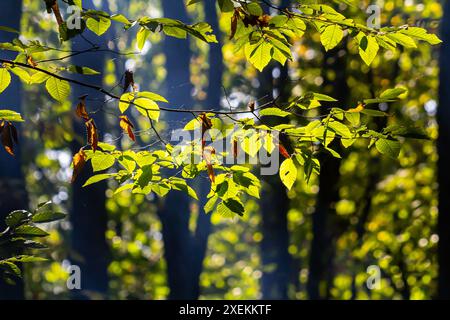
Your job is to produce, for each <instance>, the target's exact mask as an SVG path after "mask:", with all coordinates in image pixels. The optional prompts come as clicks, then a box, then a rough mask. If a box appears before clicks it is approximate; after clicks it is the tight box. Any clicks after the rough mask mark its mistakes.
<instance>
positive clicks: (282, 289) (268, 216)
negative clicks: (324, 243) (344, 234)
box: [258, 0, 292, 300]
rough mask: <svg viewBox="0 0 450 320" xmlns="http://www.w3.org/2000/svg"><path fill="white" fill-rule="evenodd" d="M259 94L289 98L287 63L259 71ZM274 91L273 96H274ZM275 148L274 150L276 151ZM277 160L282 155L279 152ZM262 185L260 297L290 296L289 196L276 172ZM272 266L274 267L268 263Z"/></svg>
mask: <svg viewBox="0 0 450 320" xmlns="http://www.w3.org/2000/svg"><path fill="white" fill-rule="evenodd" d="M290 3H291V1H290V0H283V1H282V2H281V6H282V7H287V6H288V5H289V4H290ZM274 71H276V72H278V71H279V76H278V77H277V78H274V76H273V74H274ZM258 79H259V82H260V87H259V90H258V91H259V92H258V94H259V96H261V97H262V96H265V95H267V94H268V95H269V99H277V101H282V102H285V101H287V100H288V99H289V98H290V94H291V89H292V88H291V84H290V82H289V75H288V66H287V62H286V65H284V66H281V65H280V64H278V63H277V64H271V65H269V66H267V67H266V69H264V70H263V72H261V73H260V74H259V78H258ZM274 91H275V92H276V95H277V96H276V97H275V96H274ZM262 120H263V122H264V123H270V124H271V125H277V124H281V123H283V121H284V122H286V121H287V120H281V119H280V118H279V117H263V118H262ZM280 140H281V141H282V143H283V145H285V146H286V147H288V145H287V143H286V141H283V139H282V138H280ZM275 152H277V150H276V151H275ZM279 157H280V162H281V161H283V160H284V158H283V157H282V156H281V155H279ZM261 179H262V182H263V187H262V190H261V202H260V208H261V231H262V234H263V239H262V241H261V259H262V264H263V268H264V269H265V268H267V269H269V270H268V271H263V275H262V278H261V291H262V298H263V299H280V300H286V299H288V298H289V295H288V293H289V292H288V290H289V284H290V280H291V264H292V259H291V256H290V254H289V251H288V248H289V230H288V224H287V213H288V211H289V203H290V200H289V198H288V196H287V190H286V187H285V186H284V185H283V183H282V182H281V180H280V178H279V176H278V174H277V175H272V176H262V177H261ZM271 266H273V267H271Z"/></svg>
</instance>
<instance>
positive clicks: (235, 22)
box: [230, 9, 240, 40]
mask: <svg viewBox="0 0 450 320" xmlns="http://www.w3.org/2000/svg"><path fill="white" fill-rule="evenodd" d="M239 17H240V15H239V10H237V9H235V10H234V14H233V16H232V17H231V32H230V40H232V39H233V38H234V35H235V34H236V30H237V25H238V21H239Z"/></svg>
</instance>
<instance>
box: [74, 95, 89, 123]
mask: <svg viewBox="0 0 450 320" xmlns="http://www.w3.org/2000/svg"><path fill="white" fill-rule="evenodd" d="M76 113H77V116H79V117H80V118H82V119H84V120H85V121H88V120H89V114H88V113H87V111H86V96H82V97H80V102H78V104H77V110H76Z"/></svg>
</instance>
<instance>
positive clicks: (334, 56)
mask: <svg viewBox="0 0 450 320" xmlns="http://www.w3.org/2000/svg"><path fill="white" fill-rule="evenodd" d="M339 50H343V49H342V47H339V48H336V49H334V50H332V51H328V52H327V53H325V54H324V72H323V78H324V84H323V86H322V88H325V90H326V92H325V93H327V94H329V95H331V96H333V97H334V98H336V99H337V100H338V103H339V104H340V105H342V104H345V103H346V102H347V99H348V93H349V89H348V86H347V82H346V76H345V69H346V64H345V62H346V59H347V56H346V55H341V56H339V55H338V51H339ZM325 71H334V72H335V74H336V78H335V79H333V80H330V79H328V78H327V77H326V72H325ZM327 89H328V90H327ZM328 107H330V105H327V108H323V110H322V112H323V113H328V112H329V108H328ZM339 145H340V142H339V141H335V142H333V143H332V145H331V147H332V148H333V149H335V150H337V151H338V152H339V149H340V148H339V147H338V146H339ZM319 160H320V164H321V169H320V176H319V194H318V196H317V204H316V210H315V212H314V213H313V216H312V232H313V240H312V242H311V249H310V261H309V273H308V275H309V277H308V282H307V291H308V296H309V298H310V299H322V298H325V297H326V295H327V292H326V291H327V290H326V289H327V288H326V282H327V280H329V275H330V272H331V268H332V265H333V257H334V254H333V252H334V248H333V238H334V237H333V228H335V226H334V225H333V218H334V217H335V216H336V214H335V213H336V210H335V204H336V202H337V201H338V200H339V185H338V183H339V178H340V173H339V168H340V164H341V162H340V159H337V158H334V157H333V156H332V155H330V154H329V153H326V152H323V153H322V154H321V156H320V159H319ZM321 288H323V290H322V289H321Z"/></svg>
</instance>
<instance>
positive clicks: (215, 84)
mask: <svg viewBox="0 0 450 320" xmlns="http://www.w3.org/2000/svg"><path fill="white" fill-rule="evenodd" d="M205 16H206V22H207V23H209V24H210V25H211V26H212V28H213V30H219V21H218V17H217V7H216V2H215V1H205ZM216 35H217V36H218V37H220V33H219V32H216ZM217 40H218V41H219V43H211V44H210V46H209V59H208V61H209V70H208V88H207V99H206V100H205V109H216V110H219V109H220V100H221V97H222V76H223V71H224V65H223V56H222V41H221V39H217ZM199 188H200V192H199V199H200V201H199V213H198V218H197V228H196V230H195V235H194V255H195V258H194V266H193V267H194V275H193V277H194V285H195V291H196V296H197V297H198V296H199V295H200V275H201V272H202V270H203V260H204V258H205V254H206V250H207V247H208V237H209V234H210V233H211V216H210V215H209V214H205V212H204V209H203V207H204V206H205V204H206V201H207V198H206V196H207V194H208V193H209V191H210V189H211V183H210V182H209V181H208V180H201V181H200V186H199Z"/></svg>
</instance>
